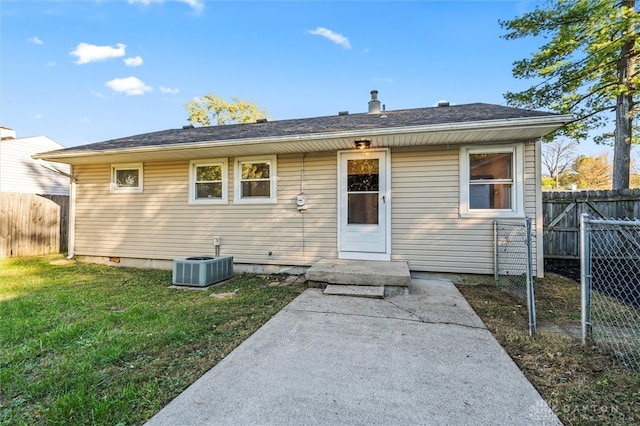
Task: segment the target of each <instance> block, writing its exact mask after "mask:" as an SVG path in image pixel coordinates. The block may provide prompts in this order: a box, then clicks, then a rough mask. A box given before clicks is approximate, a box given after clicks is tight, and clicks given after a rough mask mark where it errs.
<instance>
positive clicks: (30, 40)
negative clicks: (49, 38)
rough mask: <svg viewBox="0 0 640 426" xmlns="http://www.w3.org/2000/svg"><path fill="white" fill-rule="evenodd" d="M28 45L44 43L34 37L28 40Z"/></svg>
mask: <svg viewBox="0 0 640 426" xmlns="http://www.w3.org/2000/svg"><path fill="white" fill-rule="evenodd" d="M27 42H28V43H33V44H44V42H43V41H42V40H40V39H39V38H38V37H36V36H33V37H29V38H28V39H27Z"/></svg>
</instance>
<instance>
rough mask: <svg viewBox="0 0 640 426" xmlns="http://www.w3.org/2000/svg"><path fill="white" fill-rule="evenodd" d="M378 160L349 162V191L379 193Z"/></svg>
mask: <svg viewBox="0 0 640 426" xmlns="http://www.w3.org/2000/svg"><path fill="white" fill-rule="evenodd" d="M378 171H379V164H378V159H377V158H375V159H370V160H349V161H347V186H348V188H347V191H348V192H363V191H378Z"/></svg>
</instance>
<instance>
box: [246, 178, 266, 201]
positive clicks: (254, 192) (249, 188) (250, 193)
mask: <svg viewBox="0 0 640 426" xmlns="http://www.w3.org/2000/svg"><path fill="white" fill-rule="evenodd" d="M241 196H242V198H245V197H270V196H271V182H270V181H253V182H242V195H241Z"/></svg>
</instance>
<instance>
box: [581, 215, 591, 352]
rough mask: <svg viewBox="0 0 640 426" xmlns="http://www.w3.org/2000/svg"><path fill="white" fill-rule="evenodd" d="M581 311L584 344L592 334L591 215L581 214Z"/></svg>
mask: <svg viewBox="0 0 640 426" xmlns="http://www.w3.org/2000/svg"><path fill="white" fill-rule="evenodd" d="M580 289H581V291H580V304H581V306H580V311H581V321H582V344H583V345H584V344H585V343H586V341H587V338H588V337H589V336H590V335H591V242H590V235H589V215H588V214H587V213H582V214H581V215H580Z"/></svg>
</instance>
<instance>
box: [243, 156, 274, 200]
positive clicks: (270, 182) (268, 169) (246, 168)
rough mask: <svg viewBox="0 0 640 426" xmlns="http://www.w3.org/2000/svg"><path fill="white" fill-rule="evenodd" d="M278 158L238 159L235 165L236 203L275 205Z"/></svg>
mask: <svg viewBox="0 0 640 426" xmlns="http://www.w3.org/2000/svg"><path fill="white" fill-rule="evenodd" d="M276 176H277V175H276V157H275V156H268V157H255V158H238V159H237V160H236V163H235V200H234V202H236V203H275V202H276V201H277V197H276V194H277V192H276Z"/></svg>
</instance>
